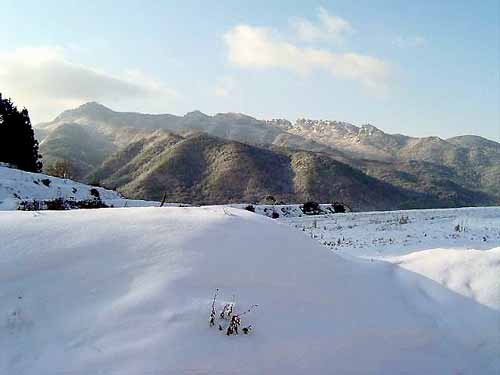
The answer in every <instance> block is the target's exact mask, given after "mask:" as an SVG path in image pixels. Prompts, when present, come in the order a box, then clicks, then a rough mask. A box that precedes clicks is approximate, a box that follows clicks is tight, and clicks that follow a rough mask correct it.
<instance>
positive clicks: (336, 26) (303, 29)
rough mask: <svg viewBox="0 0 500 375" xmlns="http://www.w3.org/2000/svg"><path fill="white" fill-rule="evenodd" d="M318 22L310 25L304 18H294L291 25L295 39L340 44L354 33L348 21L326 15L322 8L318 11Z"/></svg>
mask: <svg viewBox="0 0 500 375" xmlns="http://www.w3.org/2000/svg"><path fill="white" fill-rule="evenodd" d="M318 21H319V22H318V23H312V22H311V21H309V20H307V19H305V18H294V19H292V20H291V24H292V27H293V29H294V31H295V33H296V35H297V37H298V38H299V39H300V40H302V41H306V42H315V41H330V40H332V41H336V42H340V41H342V39H343V38H344V37H345V36H346V35H347V34H350V33H352V32H353V31H354V29H353V27H352V26H351V24H350V23H349V22H348V21H346V20H344V19H342V18H340V17H338V16H335V15H333V14H330V13H328V11H327V10H326V9H325V8H322V7H320V8H319V9H318Z"/></svg>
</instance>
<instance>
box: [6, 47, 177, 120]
mask: <svg viewBox="0 0 500 375" xmlns="http://www.w3.org/2000/svg"><path fill="white" fill-rule="evenodd" d="M0 87H1V89H2V91H3V94H4V95H5V96H10V97H12V98H13V99H15V101H16V103H17V104H18V105H20V106H26V107H28V109H29V110H30V113H31V115H32V118H34V120H35V121H38V120H47V119H49V118H51V117H52V116H54V115H56V114H58V113H59V112H60V111H61V110H63V109H67V108H70V107H73V106H75V105H79V104H82V103H83V102H86V101H90V100H96V101H101V102H104V103H113V104H119V103H122V102H124V103H127V104H131V103H134V102H135V103H137V102H141V103H149V104H151V103H152V102H153V101H154V102H156V103H158V101H166V100H167V99H171V98H174V97H176V93H175V91H173V90H171V89H169V88H166V87H164V86H163V85H162V84H161V83H159V82H157V81H156V80H154V79H152V78H150V77H148V76H147V75H146V74H144V73H143V72H140V71H131V70H129V71H125V72H123V73H120V74H109V73H107V72H104V71H101V70H99V69H96V68H93V67H89V66H84V65H80V64H77V63H74V62H72V61H69V60H68V59H67V57H66V50H65V49H64V48H61V47H37V48H20V49H16V50H14V51H12V52H9V53H3V54H0ZM146 108H147V107H146Z"/></svg>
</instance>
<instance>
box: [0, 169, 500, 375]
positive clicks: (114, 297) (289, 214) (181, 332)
mask: <svg viewBox="0 0 500 375" xmlns="http://www.w3.org/2000/svg"><path fill="white" fill-rule="evenodd" d="M47 178H49V179H50V183H47V182H46V181H45V182H44V181H42V180H45V179H47ZM47 185H48V186H47ZM92 188H93V187H91V186H87V185H83V184H79V183H76V182H73V181H70V180H64V179H57V178H54V177H49V176H45V175H42V174H34V173H26V172H21V171H17V170H15V169H10V168H5V167H3V166H0V301H1V304H0V374H1V375H3V374H6V375H10V374H15V375H56V374H61V375H62V374H75V375H80V374H81V375H83V374H92V375H95V374H100V375H117V374H119V375H122V374H124V375H148V374H158V375H160V374H197V375H199V374H280V375H281V374H349V375H350V374H419V375H421V374H439V375H441V374H463V375H465V374H500V208H498V207H497V208H495V207H492V208H466V209H451V210H450V209H448V210H420V211H393V212H371V213H349V214H332V215H324V216H304V215H303V214H302V211H301V210H300V208H299V205H286V206H265V205H259V206H255V212H256V213H257V214H253V213H251V212H249V211H246V210H242V209H240V208H244V207H245V206H246V205H232V207H231V206H211V207H163V208H159V207H142V208H138V207H134V206H158V205H159V203H158V202H144V201H131V200H127V199H124V198H123V197H121V196H120V195H119V194H118V193H116V192H113V191H109V190H105V189H102V188H97V189H98V191H99V195H100V197H101V198H102V199H103V201H104V202H105V203H106V204H108V205H111V204H112V205H114V206H115V207H124V206H127V207H128V208H106V209H99V210H73V211H36V212H21V211H12V210H15V209H16V208H17V206H18V204H19V202H21V201H22V200H32V199H37V200H48V199H54V198H64V199H75V200H85V199H89V198H91V197H92V194H91V191H90V189H92ZM132 207H134V208H132ZM324 208H326V206H324ZM273 212H277V213H279V214H280V218H279V219H277V220H273V219H270V218H268V217H267V216H271V214H272V213H273ZM217 288H219V289H220V291H219V296H218V298H217V301H216V304H215V306H216V309H217V312H218V313H219V312H220V311H221V309H222V306H223V305H224V304H225V303H229V302H231V301H235V313H236V314H238V313H242V312H244V311H247V310H248V309H249V308H250V307H251V306H252V305H253V304H258V305H259V306H258V307H256V308H254V309H253V310H252V311H251V312H249V313H247V314H245V315H243V316H242V320H243V322H242V327H244V326H248V325H252V328H253V330H252V331H251V333H250V334H249V335H243V334H240V335H237V336H226V335H225V334H224V333H225V329H226V327H227V322H225V321H220V320H217V322H216V326H215V327H210V326H209V324H208V322H209V315H210V311H211V305H212V298H213V294H214V292H215V290H216V289H217ZM219 323H220V324H221V325H222V326H223V331H219V330H218V329H217V327H218V325H219ZM242 327H240V328H242ZM240 333H241V329H240Z"/></svg>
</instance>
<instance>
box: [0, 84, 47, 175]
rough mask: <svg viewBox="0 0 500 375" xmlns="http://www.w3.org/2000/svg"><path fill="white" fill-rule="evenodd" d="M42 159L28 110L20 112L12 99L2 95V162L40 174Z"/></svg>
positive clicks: (0, 128)
mask: <svg viewBox="0 0 500 375" xmlns="http://www.w3.org/2000/svg"><path fill="white" fill-rule="evenodd" d="M41 157H42V156H41V155H40V154H39V153H38V141H37V140H36V139H35V134H34V133H33V128H32V127H31V121H30V117H29V114H28V110H27V109H26V108H24V109H22V110H21V111H19V110H18V109H17V107H16V106H15V105H14V103H12V101H11V100H10V99H3V98H2V94H1V93H0V162H4V163H9V164H12V165H15V166H16V167H17V168H19V169H22V170H25V171H29V172H40V171H41V170H42V162H41V160H40V158H41Z"/></svg>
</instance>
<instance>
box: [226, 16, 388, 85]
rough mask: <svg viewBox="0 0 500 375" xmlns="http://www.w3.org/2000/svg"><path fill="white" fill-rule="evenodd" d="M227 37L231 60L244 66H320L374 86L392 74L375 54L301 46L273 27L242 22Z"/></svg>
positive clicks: (305, 68)
mask: <svg viewBox="0 0 500 375" xmlns="http://www.w3.org/2000/svg"><path fill="white" fill-rule="evenodd" d="M224 40H225V43H226V45H227V48H228V59H229V61H230V63H232V64H233V65H235V66H238V67H241V68H248V69H270V68H280V69H287V70H290V71H294V72H298V73H300V74H307V73H309V72H311V71H314V70H318V69H321V70H325V71H327V72H328V73H330V74H331V75H332V76H334V77H338V78H343V79H350V80H355V81H358V82H361V83H362V84H363V85H365V86H368V87H371V88H382V87H383V86H385V84H386V83H387V80H388V77H389V73H390V72H389V70H390V69H389V66H388V64H387V63H386V62H384V61H383V60H381V59H378V58H376V57H372V56H368V55H362V54H357V53H334V52H331V51H329V50H327V49H321V48H304V47H300V46H298V45H295V44H293V43H291V42H289V41H286V40H283V39H282V38H280V37H279V34H278V33H277V32H276V31H275V30H273V29H270V28H262V27H253V26H249V25H239V26H236V27H234V28H233V29H231V30H230V31H229V32H227V33H226V34H225V35H224Z"/></svg>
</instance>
